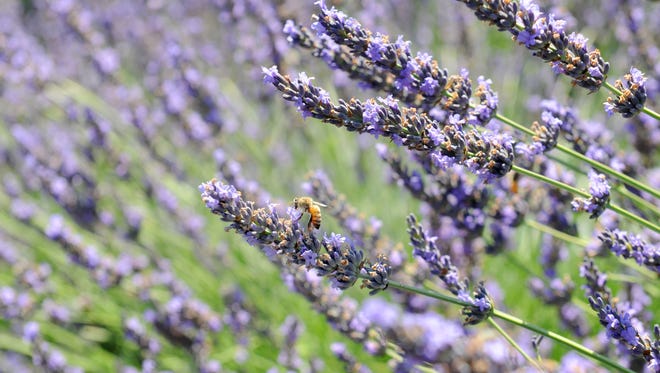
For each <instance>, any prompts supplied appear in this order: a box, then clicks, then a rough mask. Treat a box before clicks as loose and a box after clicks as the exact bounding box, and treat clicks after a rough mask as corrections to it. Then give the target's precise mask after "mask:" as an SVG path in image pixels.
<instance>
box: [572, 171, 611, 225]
mask: <svg viewBox="0 0 660 373" xmlns="http://www.w3.org/2000/svg"><path fill="white" fill-rule="evenodd" d="M589 193H590V194H591V197H590V198H589V199H585V198H580V197H576V198H575V199H574V200H573V202H572V203H571V205H572V206H573V211H586V212H588V213H590V215H589V218H591V219H596V218H598V217H599V216H600V215H601V214H602V213H603V212H604V211H605V209H607V205H608V203H609V202H610V185H609V183H608V182H607V179H606V178H605V175H603V174H599V173H597V172H595V171H593V170H591V171H589Z"/></svg>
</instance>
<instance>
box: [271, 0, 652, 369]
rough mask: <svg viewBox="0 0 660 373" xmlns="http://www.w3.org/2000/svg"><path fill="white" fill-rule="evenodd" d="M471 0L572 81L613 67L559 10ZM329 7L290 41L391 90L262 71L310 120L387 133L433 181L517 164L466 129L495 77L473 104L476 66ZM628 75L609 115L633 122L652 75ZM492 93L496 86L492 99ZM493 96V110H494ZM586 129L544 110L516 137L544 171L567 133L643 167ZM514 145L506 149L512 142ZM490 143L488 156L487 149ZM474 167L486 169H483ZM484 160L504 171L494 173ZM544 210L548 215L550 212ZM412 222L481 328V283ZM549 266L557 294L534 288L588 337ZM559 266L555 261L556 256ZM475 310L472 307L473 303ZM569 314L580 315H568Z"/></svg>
mask: <svg viewBox="0 0 660 373" xmlns="http://www.w3.org/2000/svg"><path fill="white" fill-rule="evenodd" d="M466 4H467V5H468V7H470V8H472V9H474V10H475V13H476V14H477V17H478V18H479V19H482V20H487V21H489V22H490V23H492V24H495V25H497V27H498V29H499V30H500V31H502V30H507V31H509V32H511V33H512V34H513V35H514V38H515V39H516V40H518V41H519V42H521V43H522V44H524V45H525V46H526V47H528V48H530V49H532V50H534V54H535V55H537V56H539V57H541V58H543V59H545V60H546V61H550V62H551V63H552V65H553V69H554V70H555V72H558V73H565V74H566V75H569V76H571V77H572V78H573V79H574V81H573V83H574V84H576V85H579V86H581V87H584V88H587V89H588V90H590V91H592V92H594V91H597V90H598V89H599V88H600V87H601V85H603V83H604V82H605V79H606V78H607V72H608V71H609V63H607V62H605V61H604V60H603V59H602V57H601V55H600V52H599V51H598V50H589V49H588V47H587V39H586V38H585V37H584V36H582V35H580V34H576V33H573V34H571V35H568V36H567V35H566V34H565V32H564V27H565V22H564V21H561V20H557V19H555V16H554V15H553V14H550V15H549V16H543V15H542V13H541V12H540V10H539V6H538V5H536V4H534V3H533V2H531V1H525V2H522V3H521V4H517V3H514V2H494V3H486V2H466ZM319 5H320V11H319V12H318V14H315V15H314V17H313V18H314V20H315V21H316V22H314V23H313V24H312V26H311V29H312V30H313V31H315V32H316V35H312V34H311V33H310V32H309V31H308V30H307V29H306V28H305V27H304V26H301V25H296V24H295V23H293V22H292V21H287V23H286V24H285V26H284V33H285V34H286V35H287V37H288V40H289V42H291V43H293V44H295V45H298V46H301V47H303V48H305V49H311V50H312V51H313V54H314V55H315V56H317V57H321V58H322V59H323V60H324V61H325V62H326V63H327V64H328V65H329V66H330V67H331V68H333V69H339V70H342V71H345V72H346V73H348V75H349V77H350V78H352V79H355V80H359V81H360V82H361V84H362V87H364V88H368V89H373V90H379V91H385V92H387V93H388V94H389V96H388V97H387V98H377V99H367V100H366V101H364V103H363V101H361V100H358V99H356V98H351V99H350V100H348V101H345V100H339V104H338V105H335V104H333V103H332V101H331V98H330V95H329V93H328V92H327V91H325V90H324V89H322V88H320V87H318V86H315V85H313V84H312V83H311V80H312V79H313V78H309V77H308V76H307V75H306V74H305V73H300V74H299V75H298V79H291V78H289V77H288V76H286V75H282V74H280V73H279V71H278V69H277V67H276V66H273V67H271V68H268V69H267V68H263V72H264V82H265V83H267V84H272V85H273V86H275V87H276V88H277V89H278V90H279V91H281V92H282V94H283V98H284V99H285V100H288V101H292V102H294V103H295V104H296V106H297V108H298V111H299V112H300V113H301V114H302V116H303V118H306V117H313V118H316V119H320V120H321V121H322V122H326V123H329V124H333V125H335V126H337V127H342V128H345V129H347V130H348V131H351V132H358V133H369V134H372V135H374V136H375V137H376V138H378V137H379V136H384V137H387V138H389V139H390V140H391V141H392V142H393V143H394V144H396V145H398V146H401V147H403V148H406V149H407V150H408V152H409V154H410V155H411V157H413V159H414V160H415V161H416V162H418V163H419V164H420V165H421V166H422V167H423V169H424V171H425V172H426V173H427V174H428V175H430V176H431V177H434V178H435V180H434V181H435V182H437V180H438V177H437V175H438V174H442V173H445V172H447V173H449V172H450V171H453V170H452V167H453V166H454V165H463V166H467V168H468V169H469V170H470V171H472V172H473V173H474V174H476V175H477V176H479V180H482V181H483V180H485V181H492V180H496V179H497V178H501V177H502V176H504V175H506V174H507V173H508V172H509V171H510V169H511V165H513V163H514V154H513V153H514V152H513V148H514V146H513V143H514V141H513V138H512V137H511V136H510V135H508V134H506V133H502V132H500V133H499V134H498V133H497V132H489V131H483V130H482V131H479V130H473V131H471V132H469V134H467V133H466V132H463V127H464V126H467V125H474V124H481V125H486V124H487V123H488V122H489V120H490V119H492V118H493V117H494V115H495V111H496V109H497V100H498V99H497V95H496V94H493V93H491V91H490V84H491V82H490V81H486V80H485V79H484V78H483V77H480V78H479V83H480V90H479V92H480V95H478V97H479V98H480V104H479V105H469V98H470V95H471V90H470V82H469V79H468V75H467V72H466V71H463V72H462V73H461V75H460V77H456V78H453V77H448V74H447V72H446V70H441V69H440V68H439V67H438V63H437V62H436V61H434V60H433V59H432V58H431V57H430V56H429V55H428V54H422V53H418V55H417V57H415V58H412V54H411V52H410V43H409V42H406V41H404V40H403V38H402V37H399V38H398V39H397V41H396V43H391V42H390V41H389V37H388V36H387V35H384V34H382V33H373V32H371V31H369V30H367V29H366V28H364V27H362V25H361V24H360V23H359V22H358V21H357V20H355V19H353V18H350V17H348V16H347V15H345V14H344V13H343V12H341V11H338V10H337V9H335V8H334V7H333V8H328V7H326V5H325V4H324V2H322V1H321V2H319ZM518 6H520V10H519V9H518ZM624 78H625V80H626V82H627V83H626V86H625V87H624V85H623V84H622V83H621V82H620V81H618V82H617V83H616V84H615V85H616V88H617V89H619V90H621V91H623V93H622V94H621V95H620V97H619V98H618V99H617V100H614V99H611V98H610V99H608V104H606V109H607V112H608V114H611V112H612V111H617V112H620V113H622V115H623V116H624V117H625V118H629V117H632V116H634V115H636V114H638V113H639V112H641V111H642V109H644V103H645V101H646V97H647V95H646V90H645V88H644V82H645V79H644V78H643V74H642V73H641V72H640V71H639V70H637V69H634V68H633V69H631V73H630V74H629V75H626V76H625V77H624ZM456 83H458V85H456ZM484 92H488V93H487V94H484ZM459 98H460V99H459ZM456 99H459V101H456ZM486 102H488V103H491V105H485V104H484V103H486ZM546 105H547V104H546ZM470 106H472V107H474V108H479V109H481V110H484V112H483V114H484V115H475V114H474V113H468V108H469V107H470ZM467 118H470V120H467ZM576 124H577V121H576V118H575V116H574V114H573V113H572V112H570V111H566V110H564V109H562V108H555V107H553V106H546V109H545V111H544V113H543V115H542V124H539V123H538V122H535V123H534V124H533V125H532V126H531V131H530V132H532V133H534V136H533V142H532V143H531V144H529V145H528V144H525V143H523V142H518V143H517V145H516V151H517V152H518V153H519V154H522V155H524V157H523V159H521V164H522V165H527V167H530V166H535V167H537V165H538V164H539V163H541V162H542V169H543V168H545V170H546V173H547V170H548V169H554V168H555V166H554V165H552V163H551V162H549V160H548V159H547V158H539V156H540V155H542V154H543V153H547V152H550V151H551V150H553V149H554V148H555V147H556V146H557V144H558V140H559V135H560V133H562V132H563V133H564V137H565V138H566V139H567V140H568V141H569V142H570V143H572V144H573V146H574V148H575V149H576V150H577V151H578V152H579V153H581V154H585V153H587V152H591V153H590V154H589V156H590V157H591V158H592V159H597V160H598V161H601V162H603V163H605V164H607V163H610V164H611V165H612V167H613V168H614V169H619V170H621V169H625V166H626V164H627V163H632V164H633V165H634V160H633V159H630V158H629V159H626V160H625V161H623V162H622V161H620V160H619V159H618V158H617V155H615V154H612V153H611V152H608V151H607V148H606V147H605V146H604V145H599V144H598V143H597V142H593V140H592V139H591V138H590V137H592V136H591V134H589V133H587V132H585V131H584V130H582V129H581V128H579V127H578V126H576ZM491 127H493V126H491ZM495 128H497V127H495ZM475 133H476V134H479V136H481V137H479V138H478V139H476V140H473V141H475V142H470V140H471V139H474V138H473V137H471V136H470V135H472V134H475ZM492 135H495V136H499V139H500V142H499V143H498V142H497V141H495V142H492V141H491V140H490V139H493V137H492ZM502 136H507V137H502ZM459 138H464V139H466V142H465V145H464V144H463V143H460V142H458V141H457V140H456V139H459ZM502 139H505V140H503V141H502ZM477 143H479V144H482V145H481V149H480V150H477V152H476V153H477V154H479V153H481V154H484V153H485V154H490V155H492V156H493V157H492V158H490V159H484V161H481V162H479V161H476V162H475V161H474V160H473V159H472V158H471V156H473V155H474V154H475V149H477V146H475V145H474V144H477ZM505 143H506V144H508V145H504V144H505ZM483 144H485V145H486V146H484V145H483ZM492 144H495V145H492ZM592 144H593V145H592ZM484 148H485V149H486V151H483V150H484ZM461 150H462V151H461ZM602 150H605V152H603V151H602ZM598 151H600V153H599V152H598ZM380 153H381V154H382V155H381V156H382V157H383V159H384V160H385V161H386V162H387V163H388V164H389V165H390V167H391V168H392V170H393V171H394V173H395V174H396V175H397V179H398V180H400V181H401V185H402V186H404V187H405V188H406V189H407V190H408V191H409V192H410V193H411V194H412V195H413V196H414V197H416V198H418V199H420V200H421V201H423V202H424V203H428V204H429V206H434V205H433V204H432V203H431V199H430V197H429V194H428V192H427V191H426V190H425V186H424V184H425V183H424V178H423V177H422V175H421V174H420V173H419V172H417V171H414V172H412V173H411V172H409V171H408V170H407V168H406V166H403V165H402V162H401V161H400V160H399V159H398V158H397V157H396V156H391V155H387V152H386V151H385V150H380ZM438 153H439V154H438ZM461 153H462V154H463V157H461ZM617 162H618V163H617ZM475 164H477V165H479V167H476V168H475V167H474V165H475ZM484 164H488V165H489V166H491V167H492V166H495V167H496V168H495V169H493V168H486V170H484V167H483V165H484ZM498 164H499V165H498ZM632 169H635V167H632ZM629 172H630V169H629ZM589 180H590V183H589V192H590V193H589V198H580V197H576V198H573V199H572V202H571V204H570V205H571V206H572V209H573V210H574V211H585V212H588V213H589V214H590V218H592V219H595V218H598V217H600V216H601V215H602V214H603V213H604V212H605V211H606V209H607V208H608V207H609V203H610V198H611V196H610V189H611V186H610V184H609V183H608V182H607V181H606V176H605V175H603V174H599V173H597V172H595V171H593V170H590V171H589ZM530 185H531V184H530ZM512 186H515V189H516V191H515V192H514V193H516V194H517V193H518V192H517V189H518V182H517V180H514V181H513V185H512ZM498 187H501V185H498V183H495V185H494V186H493V188H492V189H498ZM554 193H556V192H554ZM567 197H568V196H567V195H566V194H564V195H563V196H561V198H560V199H561V200H563V203H562V204H564V205H565V204H566V203H567V202H569V201H571V200H570V198H567ZM443 206H446V204H443ZM463 206H464V205H463ZM434 207H435V206H434ZM555 208H557V210H556V211H558V212H559V213H560V214H561V215H564V213H561V212H560V211H561V210H560V207H559V206H555ZM430 212H432V213H431V214H430V216H429V218H431V219H433V218H436V216H437V215H436V216H434V215H435V214H438V215H439V216H442V215H443V214H444V213H443V212H442V207H435V208H434V209H433V210H431V211H430ZM538 213H540V211H539V212H538ZM545 213H546V216H548V214H547V213H548V212H547V211H545ZM654 213H655V214H657V212H654ZM496 216H497V215H494V216H493V217H496ZM656 216H657V215H656ZM558 217H559V216H558ZM410 219H412V220H410ZM514 221H517V223H516V224H510V225H509V227H511V226H515V225H517V224H520V222H521V220H520V219H514ZM547 223H549V221H548V222H547ZM497 226H498V225H494V227H497ZM409 227H410V232H411V233H410V234H411V237H412V245H413V247H414V248H415V251H414V253H415V255H419V256H421V257H422V258H424V260H426V261H427V262H428V264H429V265H430V268H431V274H436V275H438V276H439V277H440V279H441V280H442V281H443V282H444V283H445V284H446V285H447V288H448V289H449V290H450V292H452V293H453V294H455V295H458V296H459V298H461V299H463V300H467V301H469V303H471V304H472V308H471V309H470V311H468V313H467V320H466V322H467V323H468V324H470V323H473V322H474V323H476V322H479V321H482V320H484V319H485V318H487V317H489V311H492V307H493V305H492V301H491V300H490V298H489V296H488V294H487V292H486V290H485V288H484V287H483V285H480V286H479V287H478V288H477V291H476V292H475V298H476V300H475V299H472V298H470V297H469V296H468V295H467V291H466V288H467V282H465V283H460V282H459V281H458V279H457V277H456V276H455V271H456V267H454V266H453V265H452V264H451V258H450V256H447V255H444V256H443V255H441V254H440V253H441V251H439V250H438V249H437V248H436V247H435V245H434V241H435V239H436V238H433V239H432V240H428V239H426V236H425V235H424V234H423V233H420V232H423V231H422V228H421V226H417V225H416V222H415V220H414V218H409ZM555 229H558V230H559V231H562V230H565V229H568V230H569V232H573V233H572V234H576V231H575V227H574V226H573V225H572V224H568V223H567V222H566V220H565V218H562V220H560V221H559V222H558V223H557V228H555ZM606 232H608V231H606ZM609 236H611V234H609V235H608V233H605V234H604V235H603V236H601V240H602V241H604V243H605V244H606V245H608V246H610V247H612V250H613V251H614V252H615V253H617V254H621V252H625V253H626V254H625V255H626V256H624V257H626V258H628V257H631V256H632V255H633V254H632V253H633V252H634V253H636V254H637V257H638V259H637V261H638V263H640V264H641V263H646V264H647V265H650V266H651V267H652V268H653V266H654V263H655V261H656V258H655V257H654V255H655V253H654V249H651V250H648V249H645V250H641V249H639V248H631V246H632V245H631V244H630V243H627V245H626V246H625V247H627V248H626V249H625V251H624V250H621V249H618V252H617V248H621V247H622V246H623V245H622V244H618V243H617V244H609V243H608V237H609ZM494 237H498V235H495V234H493V236H492V238H491V239H493V238H494ZM500 237H502V236H500ZM609 241H611V240H609ZM617 241H619V242H621V241H622V239H621V238H619V237H617ZM553 245H554V244H553ZM638 246H639V245H638ZM642 256H643V257H642ZM549 263H550V262H548V263H546V265H547V267H546V268H548V270H551V272H547V274H548V275H550V276H551V281H549V282H550V283H552V284H555V285H553V290H552V291H550V289H548V290H547V291H546V290H544V289H543V281H541V280H539V281H535V282H533V290H534V292H535V293H536V294H538V295H539V296H541V295H543V297H544V299H545V301H546V302H547V303H555V304H559V305H563V315H562V318H563V320H564V321H565V322H567V324H572V323H573V324H575V328H576V329H575V330H576V334H577V335H584V334H585V331H584V328H581V327H580V325H579V324H580V322H581V317H578V316H576V312H578V310H577V309H576V308H575V307H574V306H572V305H571V304H570V303H569V302H568V301H569V300H570V298H571V294H572V292H573V290H574V285H573V283H572V281H570V280H568V281H560V280H559V279H558V278H556V277H554V276H555V275H554V273H555V269H552V268H553V267H554V264H552V265H551V264H549ZM554 263H555V264H556V263H557V260H555V261H554ZM544 294H545V295H544ZM590 302H591V304H592V308H593V309H594V310H598V309H599V308H598V307H596V306H595V304H596V303H597V302H596V301H590ZM599 312H600V311H599ZM465 313H466V309H464V314H465ZM569 313H572V314H573V316H569V315H568V314H569ZM601 316H602V315H601ZM571 320H572V321H571ZM582 320H583V319H582ZM609 336H610V337H612V336H613V335H609ZM615 339H616V338H615ZM648 343H650V342H648ZM629 347H630V346H629ZM635 349H636V348H635V347H630V348H629V350H631V351H633V352H635ZM648 361H649V364H650V365H649V366H650V367H651V368H653V369H655V368H656V363H655V362H654V361H655V360H654V359H651V360H648Z"/></svg>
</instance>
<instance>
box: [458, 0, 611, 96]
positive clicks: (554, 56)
mask: <svg viewBox="0 0 660 373" xmlns="http://www.w3.org/2000/svg"><path fill="white" fill-rule="evenodd" d="M458 1H460V2H462V3H465V5H467V7H468V8H470V9H472V10H473V11H474V14H475V15H476V16H477V18H478V19H480V20H482V21H486V22H489V23H490V24H492V25H496V26H497V29H498V30H500V31H508V32H509V33H511V34H512V35H513V37H514V39H515V40H517V41H518V42H519V43H520V44H523V45H524V46H525V47H526V48H527V49H529V50H531V51H532V54H533V55H534V56H537V57H540V58H541V59H543V60H544V61H547V62H550V63H551V65H552V69H553V70H554V71H555V72H556V73H562V74H565V75H568V76H569V77H571V78H572V79H573V82H572V83H573V84H575V85H578V86H580V87H583V88H586V89H588V90H589V91H591V92H594V91H597V90H598V89H600V87H601V85H602V84H603V83H604V82H605V79H606V78H607V72H608V71H609V68H610V65H609V63H607V62H605V61H604V60H603V58H602V57H601V55H600V51H599V50H598V49H592V50H590V49H589V48H588V47H587V38H585V37H584V36H583V35H581V34H578V33H571V34H570V35H566V31H564V26H565V24H566V22H565V21H562V20H559V19H555V16H554V14H547V15H544V14H543V13H542V12H541V11H540V9H539V6H538V4H536V3H534V2H533V1H531V0H525V1H520V2H519V3H516V2H513V1H486V0H458Z"/></svg>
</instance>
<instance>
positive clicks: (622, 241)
mask: <svg viewBox="0 0 660 373" xmlns="http://www.w3.org/2000/svg"><path fill="white" fill-rule="evenodd" d="M598 239H599V240H601V241H602V244H603V246H605V247H606V248H608V249H610V250H611V251H612V252H613V253H614V254H615V255H616V256H622V257H624V258H626V259H628V258H633V259H634V260H635V261H636V262H637V264H639V265H643V266H645V267H647V268H649V269H650V270H652V271H654V272H658V273H660V249H658V247H657V246H655V245H652V244H649V243H647V242H645V241H644V240H642V238H641V237H639V236H637V235H634V234H630V233H628V232H624V231H620V230H618V229H614V230H610V229H605V230H603V231H602V232H601V233H600V234H599V235H598Z"/></svg>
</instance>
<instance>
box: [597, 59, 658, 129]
mask: <svg viewBox="0 0 660 373" xmlns="http://www.w3.org/2000/svg"><path fill="white" fill-rule="evenodd" d="M623 80H624V81H625V83H623V82H621V80H617V81H616V82H614V86H615V87H616V88H617V89H618V90H619V91H621V95H619V96H618V97H617V98H612V97H608V98H607V102H605V103H604V104H603V106H604V108H605V112H606V113H607V115H612V114H614V113H615V112H616V113H621V115H622V116H623V117H624V118H631V117H634V116H635V115H637V114H638V113H639V112H640V111H641V110H642V109H644V103H645V102H646V88H645V87H644V82H646V80H647V78H645V77H644V74H643V73H642V72H641V71H639V70H638V69H636V68H634V67H631V68H630V73H629V74H626V75H624V76H623Z"/></svg>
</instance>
